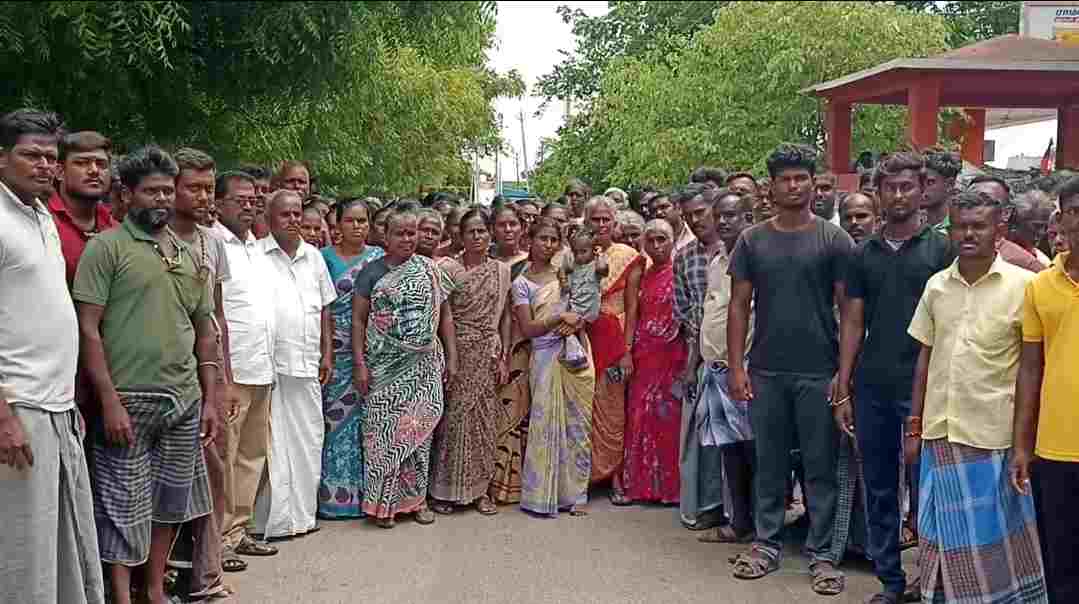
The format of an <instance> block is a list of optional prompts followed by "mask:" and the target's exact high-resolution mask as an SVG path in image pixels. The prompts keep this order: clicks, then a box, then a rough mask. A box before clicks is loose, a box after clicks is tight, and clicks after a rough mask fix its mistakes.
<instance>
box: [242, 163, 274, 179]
mask: <svg viewBox="0 0 1079 604" xmlns="http://www.w3.org/2000/svg"><path fill="white" fill-rule="evenodd" d="M239 171H240V172H244V173H246V174H248V175H250V176H251V178H254V179H255V180H270V176H271V174H270V169H269V168H267V167H265V166H256V165H254V164H249V165H246V166H240V168H239Z"/></svg>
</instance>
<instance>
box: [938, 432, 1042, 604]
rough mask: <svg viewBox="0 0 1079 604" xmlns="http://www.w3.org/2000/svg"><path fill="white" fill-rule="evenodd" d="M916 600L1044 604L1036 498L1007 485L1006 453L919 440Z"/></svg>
mask: <svg viewBox="0 0 1079 604" xmlns="http://www.w3.org/2000/svg"><path fill="white" fill-rule="evenodd" d="M919 496H920V499H919V503H918V506H919V514H918V532H919V537H920V541H921V543H920V544H919V546H920V549H921V552H920V553H921V563H920V567H921V571H922V601H923V602H932V603H938V602H940V603H944V602H948V603H949V604H1047V603H1048V601H1049V600H1048V596H1047V595H1046V587H1045V570H1044V567H1043V565H1042V555H1041V549H1040V546H1039V542H1038V531H1037V527H1036V525H1035V518H1034V499H1033V498H1032V497H1031V496H1030V495H1020V494H1019V493H1017V492H1016V491H1015V489H1013V488H1012V485H1011V481H1010V479H1009V476H1008V451H1007V450H988V449H978V448H974V447H968V446H966V445H961V444H957V443H950V442H948V441H947V440H946V439H936V440H927V441H925V442H923V443H922V455H921V485H920V492H919Z"/></svg>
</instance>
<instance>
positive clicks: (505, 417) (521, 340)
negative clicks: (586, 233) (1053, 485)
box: [488, 254, 532, 503]
mask: <svg viewBox="0 0 1079 604" xmlns="http://www.w3.org/2000/svg"><path fill="white" fill-rule="evenodd" d="M504 264H506V265H507V266H509V267H510V282H513V281H514V280H515V279H517V277H519V276H520V275H521V273H522V272H524V269H525V268H526V267H527V266H528V257H527V254H520V255H519V256H517V257H515V258H513V259H512V260H511V261H510V262H504ZM531 358H532V342H531V341H530V340H529V339H528V338H526V337H525V336H524V334H523V333H521V326H520V325H518V324H517V319H516V318H514V320H513V328H512V331H511V335H510V375H509V381H508V382H507V383H506V384H505V385H503V386H502V387H501V388H499V390H498V404H497V405H496V406H495V417H496V426H495V429H496V437H495V473H494V476H493V477H492V478H491V488H490V491H489V493H488V494H489V495H490V496H491V499H494V500H495V501H496V502H498V503H518V502H520V501H521V463H522V462H523V460H524V452H525V445H526V444H527V441H528V411H529V407H530V406H531V402H532V394H531V392H530V391H529V386H528V373H529V372H528V367H529V363H530V362H531Z"/></svg>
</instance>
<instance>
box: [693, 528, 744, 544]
mask: <svg viewBox="0 0 1079 604" xmlns="http://www.w3.org/2000/svg"><path fill="white" fill-rule="evenodd" d="M697 541H700V542H701V543H750V542H752V541H753V534H752V533H748V534H746V535H743V536H741V537H739V536H738V533H735V532H734V529H733V528H731V525H729V524H728V525H724V526H717V527H715V528H713V529H712V530H710V531H708V532H707V533H705V534H703V535H701V536H700V537H697Z"/></svg>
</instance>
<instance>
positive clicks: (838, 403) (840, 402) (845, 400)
mask: <svg viewBox="0 0 1079 604" xmlns="http://www.w3.org/2000/svg"><path fill="white" fill-rule="evenodd" d="M849 402H850V395H849V394H848V395H847V396H844V397H843V398H841V399H839V400H838V401H835V402H832V401H828V406H829V407H831V408H833V409H834V408H836V407H842V406H843V405H846V404H847V403H849Z"/></svg>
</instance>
